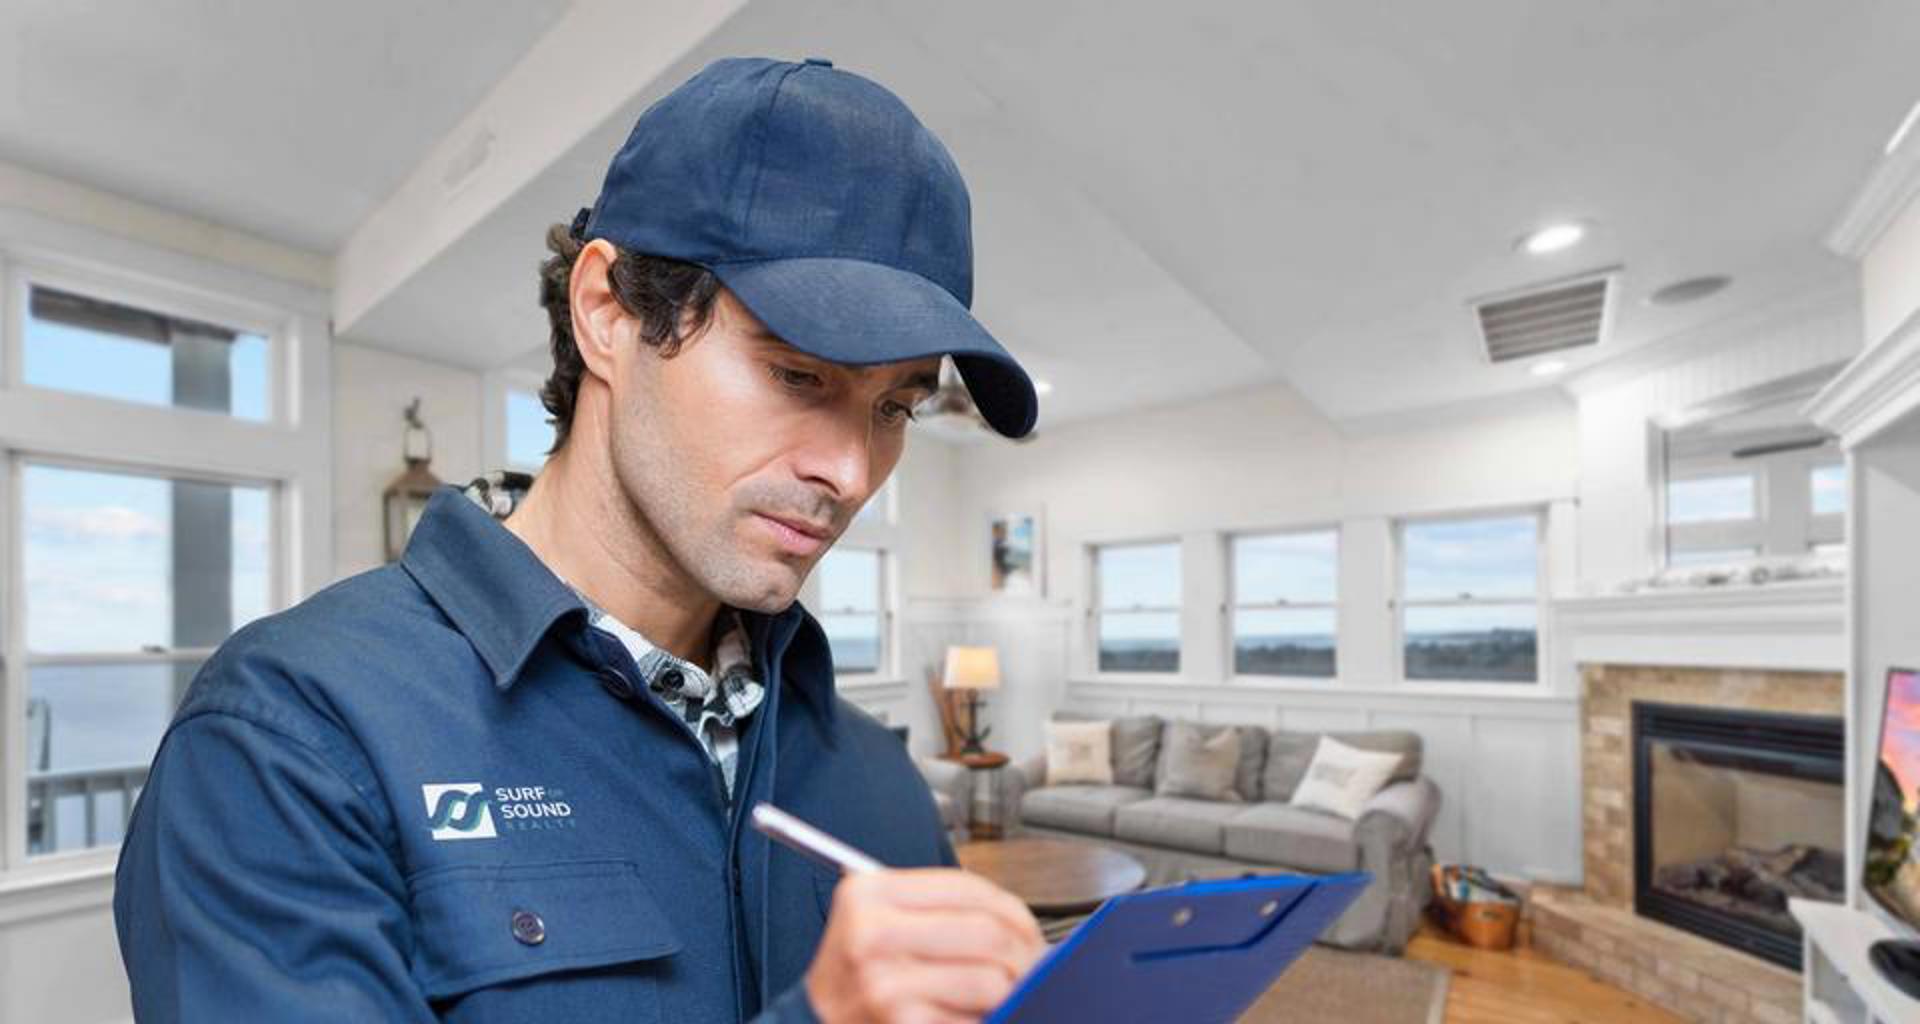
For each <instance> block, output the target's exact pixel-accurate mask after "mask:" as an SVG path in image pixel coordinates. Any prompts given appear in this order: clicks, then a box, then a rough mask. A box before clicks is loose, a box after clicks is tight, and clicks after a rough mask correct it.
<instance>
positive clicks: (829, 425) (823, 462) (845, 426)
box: [796, 410, 873, 505]
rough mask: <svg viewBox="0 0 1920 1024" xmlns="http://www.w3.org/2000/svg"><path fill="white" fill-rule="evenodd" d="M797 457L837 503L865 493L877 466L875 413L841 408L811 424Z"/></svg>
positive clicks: (804, 471)
mask: <svg viewBox="0 0 1920 1024" xmlns="http://www.w3.org/2000/svg"><path fill="white" fill-rule="evenodd" d="M796 461H797V468H798V471H799V473H800V476H801V477H802V478H803V479H807V480H814V481H818V482H820V483H821V484H824V485H825V486H826V487H827V488H828V489H829V490H830V491H832V492H833V496H834V500H835V502H836V504H840V505H845V504H847V503H848V502H850V501H852V500H853V499H856V498H862V497H864V496H865V494H866V493H867V480H868V476H869V475H870V474H871V473H872V466H873V424H872V422H871V417H869V416H866V415H864V414H862V415H857V416H856V415H853V414H850V413H848V412H846V411H844V410H841V411H838V412H836V413H835V415H833V416H830V417H828V416H823V417H821V418H820V420H819V421H818V422H816V423H813V424H809V425H808V429H807V431H806V436H805V437H804V438H803V439H802V441H801V446H800V449H799V453H798V458H797V460H796Z"/></svg>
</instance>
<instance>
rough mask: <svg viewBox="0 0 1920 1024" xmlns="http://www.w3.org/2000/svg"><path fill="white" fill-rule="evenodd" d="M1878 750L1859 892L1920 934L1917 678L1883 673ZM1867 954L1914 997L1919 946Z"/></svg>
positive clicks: (1896, 945) (1881, 946) (1908, 943)
mask: <svg viewBox="0 0 1920 1024" xmlns="http://www.w3.org/2000/svg"><path fill="white" fill-rule="evenodd" d="M1878 750H1879V763H1878V764H1877V765H1876V766H1875V768H1874V772H1873V806H1872V809H1871V810H1870V811H1869V812H1868V814H1867V846H1866V852H1865V856H1864V857H1863V858H1862V861H1863V865H1862V869H1861V870H1862V873H1863V877H1862V879H1861V883H1862V888H1864V889H1866V891H1867V895H1869V896H1871V897H1873V901H1874V902H1875V903H1878V904H1880V906H1881V907H1882V908H1883V909H1884V910H1886V912H1887V913H1889V914H1892V915H1893V916H1894V917H1895V918H1897V919H1899V920H1900V921H1902V922H1904V923H1905V924H1906V925H1907V927H1908V928H1910V929H1912V930H1913V931H1915V932H1920V672H1916V671H1914V670H1912V669H1904V668H1896V669H1891V670H1889V671H1888V672H1887V702H1886V710H1885V711H1883V712H1882V713H1881V718H1880V744H1879V747H1878ZM1871 952H1872V960H1873V965H1874V967H1876V968H1877V969H1878V970H1879V971H1880V973H1881V974H1882V975H1883V976H1885V977H1886V979H1887V981H1889V982H1891V983H1892V984H1893V985H1894V986H1895V987H1896V988H1899V989H1900V990H1901V991H1903V992H1906V993H1907V994H1909V995H1913V996H1920V941H1915V940H1913V939H1888V940H1884V941H1882V942H1877V943H1875V944H1874V946H1873V949H1872V951H1871Z"/></svg>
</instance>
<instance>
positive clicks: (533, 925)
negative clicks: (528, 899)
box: [512, 910, 547, 946]
mask: <svg viewBox="0 0 1920 1024" xmlns="http://www.w3.org/2000/svg"><path fill="white" fill-rule="evenodd" d="M512 926H513V937H514V938H516V939H518V940H520V941H521V942H522V943H523V944H525V945H528V946H538V945H539V944H541V943H542V942H545V941H547V923H546V922H545V921H542V920H540V915H539V914H536V913H534V912H533V911H531V910H516V911H514V912H513V921H512Z"/></svg>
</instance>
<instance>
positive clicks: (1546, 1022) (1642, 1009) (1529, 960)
mask: <svg viewBox="0 0 1920 1024" xmlns="http://www.w3.org/2000/svg"><path fill="white" fill-rule="evenodd" d="M1407 958H1408V959H1410V960H1425V961H1427V962H1428V963H1434V964H1439V965H1441V966H1443V967H1447V968H1450V969H1451V970H1452V971H1453V980H1452V982H1451V983H1450V985H1449V986H1448V989H1447V1019H1446V1024H1628V1022H1631V1024H1669V1022H1671V1024H1683V1021H1682V1018H1680V1017H1676V1016H1674V1015H1673V1014H1671V1013H1668V1012H1667V1011H1665V1010H1663V1009H1661V1008H1659V1007H1658V1006H1655V1005H1653V1004H1652V1003H1649V1002H1647V1001H1646V1000H1644V999H1641V998H1640V997H1639V996H1636V995H1634V994H1633V993H1631V992H1626V991H1623V990H1621V989H1618V988H1615V987H1613V986H1612V985H1609V984H1607V983H1606V982H1604V981H1601V980H1600V979H1598V978H1596V977H1594V976H1593V975H1591V974H1588V973H1587V972H1585V971H1583V970H1581V969H1580V968H1578V967H1574V966H1571V965H1568V964H1563V963H1561V962H1559V961H1557V960H1554V959H1552V958H1550V957H1548V956H1546V955H1544V954H1542V953H1539V952H1536V951H1535V950H1533V949H1532V948H1531V947H1530V946H1524V945H1522V946H1517V947H1515V948H1514V949H1513V950H1511V951H1499V952H1496V951H1493V950H1485V949H1475V948H1473V947H1472V946H1468V945H1465V944H1464V943H1461V942H1457V941H1455V940H1454V939H1452V938H1451V937H1449V936H1447V935H1445V934H1444V933H1442V932H1441V931H1439V930H1438V929H1436V928H1435V927H1434V926H1433V925H1432V924H1431V923H1429V924H1425V925H1423V926H1422V927H1421V929H1420V934H1418V935H1416V936H1414V938H1413V941H1412V942H1411V943H1410V944H1409V945H1408V946H1407Z"/></svg>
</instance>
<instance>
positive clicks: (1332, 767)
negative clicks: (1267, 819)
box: [1288, 736, 1400, 820]
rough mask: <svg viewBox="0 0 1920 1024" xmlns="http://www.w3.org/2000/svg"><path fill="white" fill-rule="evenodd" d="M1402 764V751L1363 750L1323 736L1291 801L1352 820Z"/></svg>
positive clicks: (1300, 805) (1293, 803) (1298, 805)
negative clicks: (1397, 752) (1396, 752)
mask: <svg viewBox="0 0 1920 1024" xmlns="http://www.w3.org/2000/svg"><path fill="white" fill-rule="evenodd" d="M1399 766H1400V755H1399V754H1381V753H1376V752H1374V751H1371V750H1361V749H1360V748H1359V747H1350V746H1347V745H1346V744H1345V743H1342V742H1340V741H1339V740H1336V739H1334V738H1333V737H1331V736H1322V737H1320V746H1319V748H1318V749H1316V750H1315V751H1314V752H1313V763H1312V764H1309V765H1308V766H1307V775H1306V778H1303V779H1301V780H1300V785H1299V787H1298V788H1297V789H1295V790H1294V791H1293V799H1292V800H1290V801H1288V802H1289V803H1291V804H1292V805H1293V806H1295V807H1305V808H1309V809H1312V810H1319V811H1326V812H1328V813H1330V814H1337V815H1339V816H1340V817H1342V818H1346V819H1349V820H1351V819H1353V818H1357V817H1359V816H1360V812H1361V811H1362V810H1363V809H1365V807H1366V806H1367V801H1368V800H1371V799H1373V795H1374V794H1375V793H1378V792H1380V789H1381V787H1383V786H1385V785H1386V784H1387V780H1388V779H1390V778H1392V777H1393V771H1394V769H1395V768H1398V767H1399Z"/></svg>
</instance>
